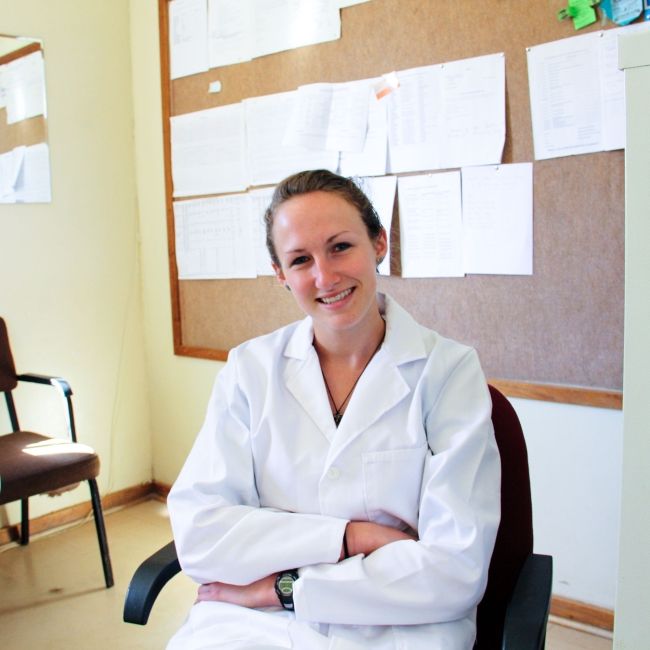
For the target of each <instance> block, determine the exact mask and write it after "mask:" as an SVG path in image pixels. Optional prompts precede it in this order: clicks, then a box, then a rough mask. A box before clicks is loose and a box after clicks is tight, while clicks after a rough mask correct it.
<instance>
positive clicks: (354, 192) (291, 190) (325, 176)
mask: <svg viewBox="0 0 650 650" xmlns="http://www.w3.org/2000/svg"><path fill="white" fill-rule="evenodd" d="M310 192H333V193H334V194H338V195H339V196H340V197H341V198H342V199H344V200H345V201H347V202H348V203H349V204H350V205H353V206H354V207H355V208H357V209H358V210H359V214H360V215H361V219H362V220H363V223H364V224H365V225H366V229H367V230H368V236H369V237H370V239H371V240H373V241H374V240H375V239H377V237H379V235H380V234H381V231H382V225H381V221H380V220H379V216H378V215H377V211H376V210H375V208H374V207H373V205H372V203H371V202H370V199H369V198H368V197H367V196H366V195H365V193H364V192H363V191H362V190H361V188H360V187H359V186H358V185H357V184H356V183H355V181H353V180H352V179H351V178H346V177H344V176H339V175H338V174H334V173H333V172H331V171H328V170H327V169H314V170H309V171H303V172H298V173H297V174H293V175H292V176H288V177H287V178H285V179H284V180H283V181H281V182H280V184H279V185H278V186H277V187H276V188H275V191H274V192H273V196H272V197H271V203H269V207H268V208H267V209H266V212H265V213H264V224H265V226H266V247H267V249H268V251H269V255H270V256H271V259H272V260H273V262H274V263H275V264H277V265H278V266H280V260H279V259H278V255H277V252H276V250H275V245H274V243H273V234H272V229H273V218H274V217H275V213H276V211H277V209H278V208H279V207H280V206H281V205H282V204H283V203H284V202H285V201H288V200H289V199H290V198H292V197H294V196H300V195H301V194H309V193H310Z"/></svg>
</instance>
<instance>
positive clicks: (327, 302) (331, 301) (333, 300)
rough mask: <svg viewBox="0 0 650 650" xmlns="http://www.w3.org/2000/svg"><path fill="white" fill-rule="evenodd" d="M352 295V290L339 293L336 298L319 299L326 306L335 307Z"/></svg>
mask: <svg viewBox="0 0 650 650" xmlns="http://www.w3.org/2000/svg"><path fill="white" fill-rule="evenodd" d="M351 293H352V289H346V290H345V291H341V293H337V294H336V295H335V296H329V297H327V298H318V302H322V303H324V304H325V305H333V304H334V303H336V302H339V301H340V300H343V299H344V298H347V297H348V296H349V295H350V294H351Z"/></svg>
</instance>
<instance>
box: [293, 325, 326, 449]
mask: <svg viewBox="0 0 650 650" xmlns="http://www.w3.org/2000/svg"><path fill="white" fill-rule="evenodd" d="M313 340H314V334H313V329H312V327H311V320H310V319H308V318H307V319H305V320H303V321H302V322H301V323H300V325H299V326H298V327H297V329H296V331H295V333H294V334H293V336H292V337H291V340H290V341H289V343H287V347H286V349H285V351H284V356H285V358H287V366H286V370H285V381H286V386H287V388H288V390H289V392H290V393H291V394H292V395H293V396H294V397H295V398H296V400H297V401H298V403H299V404H300V405H301V406H302V408H303V409H304V410H305V412H306V413H307V415H308V416H309V417H310V418H311V420H312V421H313V422H314V424H315V426H316V427H317V428H318V429H319V430H320V431H321V432H322V434H323V435H324V436H325V437H326V438H327V439H328V440H329V441H330V442H331V441H332V440H333V438H334V435H335V433H336V426H335V425H334V419H333V418H332V411H331V409H330V405H329V402H328V400H327V393H326V391H325V383H324V381H323V373H322V372H321V368H320V363H319V361H318V355H317V354H316V350H315V349H314V346H313Z"/></svg>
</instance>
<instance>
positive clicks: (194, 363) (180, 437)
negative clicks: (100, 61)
mask: <svg viewBox="0 0 650 650" xmlns="http://www.w3.org/2000/svg"><path fill="white" fill-rule="evenodd" d="M157 6H158V3H157V2H156V1H154V0H133V1H132V2H131V43H132V53H133V54H132V56H133V78H134V93H133V95H134V109H135V132H136V151H135V153H136V156H135V157H136V174H137V182H138V206H139V211H140V229H141V233H142V245H141V250H142V276H143V296H144V313H145V319H144V321H145V340H146V349H147V359H148V377H149V391H150V395H151V405H152V408H151V423H152V428H153V431H155V436H154V439H153V445H154V454H153V458H154V469H153V475H154V477H155V478H156V480H158V481H161V482H162V483H166V484H171V483H172V482H173V481H174V479H175V478H176V475H177V474H178V471H179V469H180V466H181V463H182V462H183V459H184V458H185V456H186V455H187V453H188V452H189V449H190V447H191V445H192V442H193V440H194V436H195V435H196V432H197V431H198V428H199V426H200V425H201V421H202V420H203V415H204V413H205V409H206V406H207V401H208V396H209V393H210V389H211V387H212V383H213V381H214V377H215V375H216V373H217V370H218V368H219V367H221V364H219V363H217V362H213V361H204V360H200V359H190V358H187V357H177V356H175V355H174V353H173V343H172V324H171V300H170V290H169V265H168V255H167V227H166V211H165V210H166V209H165V186H164V176H163V149H162V143H163V141H162V113H161V110H162V107H161V94H160V50H159V39H158V9H157ZM215 327H218V324H217V323H215Z"/></svg>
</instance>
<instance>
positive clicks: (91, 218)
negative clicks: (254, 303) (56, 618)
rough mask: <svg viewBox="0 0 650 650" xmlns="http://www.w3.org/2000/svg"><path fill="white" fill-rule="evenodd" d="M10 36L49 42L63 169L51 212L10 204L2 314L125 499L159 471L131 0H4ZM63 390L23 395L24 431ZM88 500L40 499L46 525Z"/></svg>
mask: <svg viewBox="0 0 650 650" xmlns="http://www.w3.org/2000/svg"><path fill="white" fill-rule="evenodd" d="M151 4H155V3H153V2H152V3H151ZM0 31H2V32H5V33H8V34H14V35H22V36H33V37H37V38H41V39H43V41H44V52H45V72H46V85H47V102H48V124H49V143H50V151H51V165H52V202H51V203H50V204H42V205H0V277H1V278H2V279H1V280H0V314H1V315H3V316H4V318H5V319H6V320H7V323H8V326H9V328H10V335H11V339H12V343H13V349H14V357H15V360H16V364H17V366H18V368H17V369H18V371H19V372H41V373H45V374H58V375H61V376H63V377H65V378H66V379H68V381H69V382H70V384H71V386H72V389H73V391H74V400H75V408H76V417H77V425H78V434H79V437H80V439H81V440H83V442H87V443H89V444H90V445H92V446H93V447H94V448H95V449H96V450H97V451H98V452H99V454H100V456H101V458H102V472H101V475H100V478H99V486H100V490H101V492H102V493H107V492H114V491H116V490H119V489H122V488H125V487H129V486H133V485H137V484H138V483H140V482H143V481H147V480H149V479H150V478H151V462H152V461H151V458H152V456H151V426H150V417H149V401H148V386H147V379H146V376H145V371H146V368H145V351H144V338H143V326H142V322H143V321H142V303H141V283H140V269H139V264H140V262H139V249H138V218H137V216H138V215H137V201H136V198H137V197H136V183H135V173H134V170H135V167H134V145H133V105H132V94H131V67H130V60H131V57H130V49H129V46H130V43H129V2H128V0H110V1H102V2H97V1H93V2H79V1H78V0H56V2H52V1H51V0H29V1H22V2H16V1H15V0H0ZM50 390H52V389H48V388H45V387H37V388H34V389H33V390H32V389H31V388H22V387H21V388H20V392H19V394H18V396H17V397H18V401H19V406H23V409H22V411H23V414H24V415H23V418H22V421H21V424H22V426H23V427H25V428H27V427H28V426H36V425H35V424H30V423H32V422H35V423H40V421H41V419H40V418H39V419H32V418H31V417H27V415H26V409H27V407H29V406H31V405H32V404H33V402H34V400H35V399H36V395H35V391H36V392H39V391H40V393H39V394H41V395H43V394H44V393H49V391H50ZM56 406H57V407H59V406H60V405H59V404H58V403H57V404H56ZM48 410H51V411H52V413H53V412H54V411H55V408H54V406H51V407H50V406H48ZM0 413H2V415H0V419H1V418H3V417H4V413H3V410H0ZM62 422H63V421H61V423H59V422H58V421H56V423H55V428H57V429H58V427H59V426H60V425H62ZM4 425H5V422H4V421H0V426H2V429H1V430H2V431H6V427H5V426H4ZM59 432H60V433H63V430H61V431H58V430H57V431H56V433H59ZM88 498H89V495H88V489H87V487H85V486H82V487H80V488H78V489H76V490H75V491H74V492H70V493H67V494H66V495H64V496H61V497H57V498H56V499H51V498H48V497H37V498H34V499H32V500H31V509H32V515H33V516H38V515H39V514H42V513H43V512H45V511H50V510H56V509H59V508H62V507H65V506H67V505H71V504H73V503H78V502H81V501H87V500H88ZM7 510H8V513H9V518H10V520H13V521H15V520H16V519H17V516H16V513H17V506H16V505H15V504H11V505H10V506H9V507H8V509H7ZM1 511H2V509H1V508H0V517H1V515H2V514H3V513H2V512H1Z"/></svg>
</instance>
